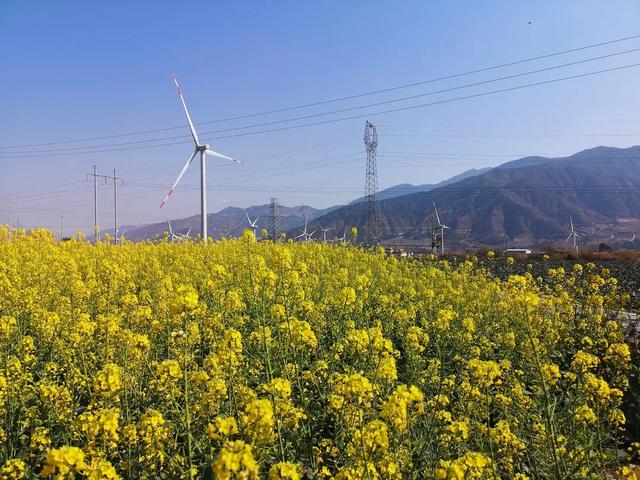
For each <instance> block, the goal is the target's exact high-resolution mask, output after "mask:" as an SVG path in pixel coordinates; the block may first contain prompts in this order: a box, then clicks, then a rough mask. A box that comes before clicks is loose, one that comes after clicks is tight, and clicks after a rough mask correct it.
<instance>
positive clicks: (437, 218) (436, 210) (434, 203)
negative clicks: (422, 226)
mask: <svg viewBox="0 0 640 480" xmlns="http://www.w3.org/2000/svg"><path fill="white" fill-rule="evenodd" d="M431 203H433V210H434V211H435V212H436V220H437V221H438V226H441V225H442V224H441V223H440V216H439V215H438V207H436V202H431Z"/></svg>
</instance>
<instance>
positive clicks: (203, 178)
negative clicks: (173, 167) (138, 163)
mask: <svg viewBox="0 0 640 480" xmlns="http://www.w3.org/2000/svg"><path fill="white" fill-rule="evenodd" d="M173 82H174V83H175V84H176V89H177V90H178V95H179V96H180V101H181V102H182V107H183V109H184V113H185V115H186V117H187V122H188V123H189V130H190V131H191V137H192V138H193V143H194V144H195V150H194V151H193V153H192V154H191V156H190V157H189V159H188V160H187V162H186V163H185V164H184V166H183V167H182V170H181V171H180V174H179V175H178V178H177V179H176V181H175V182H174V183H173V186H172V187H171V188H170V189H169V193H167V196H166V197H164V200H163V201H162V203H161V204H160V208H162V207H163V206H164V204H165V203H166V202H167V200H169V197H170V196H171V195H172V194H173V192H174V191H175V189H176V187H177V186H178V183H179V182H180V180H181V179H182V177H183V176H184V174H185V173H186V171H187V169H188V168H189V166H190V165H191V162H192V161H193V159H194V158H195V157H196V155H197V154H198V153H200V217H201V218H200V233H201V235H202V241H203V242H204V243H207V173H206V160H205V157H207V156H209V157H215V158H222V159H223V160H230V161H232V162H235V163H237V164H239V165H241V164H242V162H241V161H240V160H236V159H235V158H231V157H228V156H226V155H223V154H221V153H218V152H215V151H213V150H211V149H210V148H209V145H208V144H202V143H200V140H199V139H198V134H197V133H196V129H195V127H194V126H193V122H192V121H191V116H190V115H189V110H188V109H187V104H186V102H185V101H184V96H183V95H182V90H181V89H180V85H178V80H177V79H176V76H175V75H173Z"/></svg>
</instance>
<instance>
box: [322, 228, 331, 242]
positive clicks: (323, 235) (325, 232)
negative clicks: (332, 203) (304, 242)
mask: <svg viewBox="0 0 640 480" xmlns="http://www.w3.org/2000/svg"><path fill="white" fill-rule="evenodd" d="M320 230H322V241H323V242H324V243H327V232H329V231H331V230H333V227H329V228H322V225H320Z"/></svg>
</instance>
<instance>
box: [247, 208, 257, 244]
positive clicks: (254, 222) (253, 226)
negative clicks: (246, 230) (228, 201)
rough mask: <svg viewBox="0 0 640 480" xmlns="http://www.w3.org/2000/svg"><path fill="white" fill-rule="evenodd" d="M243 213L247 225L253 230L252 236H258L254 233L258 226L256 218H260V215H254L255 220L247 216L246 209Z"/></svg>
mask: <svg viewBox="0 0 640 480" xmlns="http://www.w3.org/2000/svg"><path fill="white" fill-rule="evenodd" d="M244 214H245V215H246V217H247V222H249V227H250V228H251V230H253V236H254V238H258V237H257V236H256V235H257V234H256V230H257V228H258V220H259V219H260V217H259V216H258V217H256V218H255V220H251V218H249V213H248V212H247V210H246V209H245V211H244Z"/></svg>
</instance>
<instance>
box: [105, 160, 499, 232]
mask: <svg viewBox="0 0 640 480" xmlns="http://www.w3.org/2000/svg"><path fill="white" fill-rule="evenodd" d="M490 169H491V168H490V167H487V168H481V169H475V168H472V169H470V170H467V171H465V172H462V173H460V174H458V175H455V176H453V177H451V178H449V179H447V180H443V181H442V182H439V183H436V184H426V185H412V184H410V183H403V184H401V185H395V186H393V187H389V188H387V189H385V190H381V191H380V192H378V197H379V198H380V199H385V198H394V197H398V196H401V195H406V194H408V193H414V192H422V191H428V190H431V189H433V188H436V187H439V186H444V185H449V184H451V183H455V182H457V181H459V180H462V179H464V178H468V177H472V176H475V175H480V174H481V173H483V172H485V171H488V170H490ZM361 201H362V197H361V198H358V199H356V200H354V201H353V202H351V203H352V204H355V203H358V202H361ZM340 207H341V205H337V206H333V207H329V208H326V209H322V210H318V209H315V208H313V207H310V206H308V205H302V206H295V207H285V206H280V207H279V213H280V231H282V232H287V231H290V230H292V229H296V228H297V227H301V226H302V225H304V221H305V218H307V219H308V220H310V221H311V220H314V219H315V218H317V217H319V216H322V215H324V214H326V213H328V212H330V211H332V210H335V209H337V208H340ZM246 210H247V213H248V214H249V217H250V218H251V220H252V221H253V220H254V219H255V218H256V217H258V222H257V226H258V227H257V229H256V230H257V232H258V233H259V232H260V230H262V229H263V228H267V229H268V228H270V226H269V214H270V205H268V204H267V205H254V206H251V207H248V208H247V209H246ZM207 219H208V222H209V223H208V225H209V235H210V236H211V237H213V238H222V237H225V236H226V237H228V236H239V235H241V234H242V232H243V231H244V230H245V229H246V228H248V222H247V217H246V215H245V213H244V209H242V208H237V207H227V208H225V209H223V210H220V211H219V212H217V213H211V214H209V215H208V216H207ZM171 226H172V229H173V231H174V233H180V234H185V233H187V232H189V231H190V233H191V236H192V237H195V236H197V233H198V231H199V229H200V216H199V215H194V216H191V217H187V218H182V219H171ZM119 230H120V233H124V235H125V236H126V238H128V239H129V240H132V241H141V240H153V239H156V238H161V237H162V235H163V234H164V232H167V231H168V230H169V225H168V223H167V222H161V223H154V224H148V225H126V226H123V227H121V228H120V229H119ZM296 231H297V230H296ZM103 233H108V234H113V229H107V230H104V231H103ZM296 235H297V233H296ZM294 236H295V235H294Z"/></svg>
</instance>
